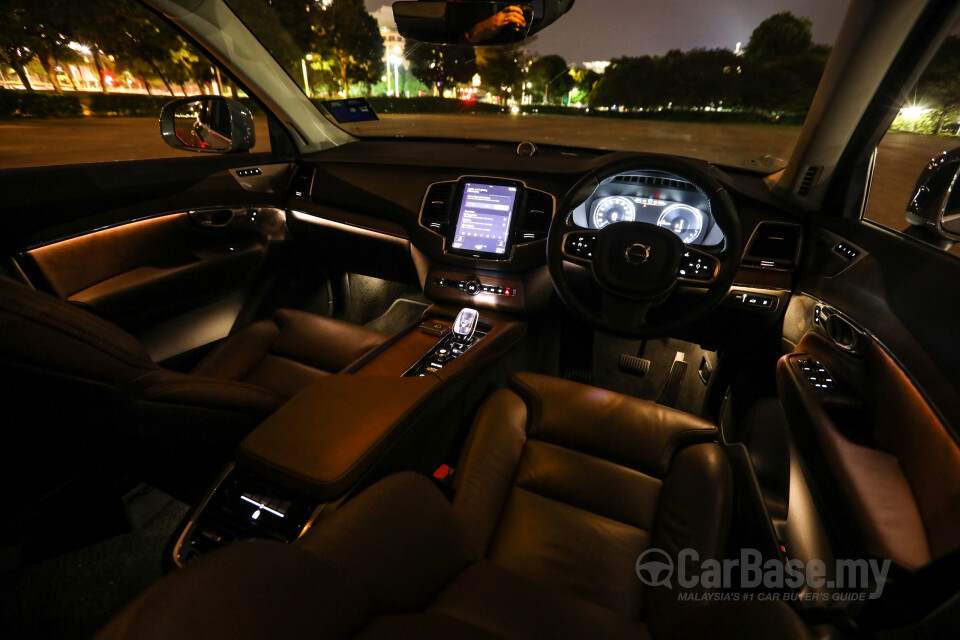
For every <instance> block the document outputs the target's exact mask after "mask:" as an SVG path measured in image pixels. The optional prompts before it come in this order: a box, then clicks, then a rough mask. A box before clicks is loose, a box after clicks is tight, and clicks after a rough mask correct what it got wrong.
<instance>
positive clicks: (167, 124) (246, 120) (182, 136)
mask: <svg viewBox="0 0 960 640" xmlns="http://www.w3.org/2000/svg"><path fill="white" fill-rule="evenodd" d="M160 135H161V136H162V137H163V140H164V142H166V143H167V144H168V145H170V146H171V147H173V148H174V149H180V150H181V151H196V152H199V153H236V152H239V151H248V150H249V149H252V148H253V146H254V144H256V134H255V131H254V125H253V114H252V113H251V112H250V110H249V109H248V108H246V107H245V106H243V105H242V104H241V103H240V102H237V101H236V100H232V99H230V98H224V97H222V96H191V97H187V98H181V99H179V100H174V101H173V102H169V103H167V104H166V105H164V107H163V109H162V110H161V111H160Z"/></svg>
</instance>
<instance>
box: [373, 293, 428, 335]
mask: <svg viewBox="0 0 960 640" xmlns="http://www.w3.org/2000/svg"><path fill="white" fill-rule="evenodd" d="M428 306H429V305H428V304H427V303H426V302H420V301H418V300H410V299H408V298H400V299H399V300H394V302H393V304H392V305H390V308H389V309H387V310H386V312H384V313H383V315H381V316H379V317H377V318H374V319H373V320H371V321H370V322H368V323H367V324H366V325H365V326H366V327H367V328H368V329H374V330H376V331H383V332H384V333H389V334H390V335H394V334H396V333H399V332H400V331H403V330H404V329H406V328H407V327H409V326H410V325H411V324H413V323H414V322H416V321H417V320H419V319H420V316H422V315H423V312H424V311H425V310H426V308H427V307H428Z"/></svg>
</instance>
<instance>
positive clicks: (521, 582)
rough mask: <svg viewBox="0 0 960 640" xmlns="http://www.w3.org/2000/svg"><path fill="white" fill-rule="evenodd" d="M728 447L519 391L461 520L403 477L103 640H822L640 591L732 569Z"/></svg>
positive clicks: (518, 384) (203, 563)
mask: <svg viewBox="0 0 960 640" xmlns="http://www.w3.org/2000/svg"><path fill="white" fill-rule="evenodd" d="M716 435H717V431H716V429H715V428H714V427H713V426H712V425H710V424H709V423H706V422H704V421H702V420H699V419H697V418H694V417H692V416H687V415H684V414H681V413H679V412H676V411H673V410H670V409H665V408H663V407H659V406H657V405H654V404H652V403H647V402H642V401H639V400H636V399H632V398H627V397H625V396H621V395H618V394H615V393H611V392H607V391H601V390H599V389H594V388H591V387H586V386H584V385H578V384H575V383H571V382H564V381H559V380H554V379H550V378H545V377H543V376H539V375H533V374H521V375H518V376H516V377H515V378H514V379H513V380H512V381H511V388H510V389H507V390H501V391H498V392H497V393H495V394H493V395H492V396H491V397H490V398H489V399H488V400H487V402H486V403H485V404H484V406H483V407H482V408H481V411H480V413H479V415H478V418H477V421H476V423H475V425H474V428H473V430H472V432H471V436H470V439H469V444H468V446H467V449H466V451H465V453H464V457H463V460H462V462H461V464H460V467H459V471H458V472H457V473H458V477H459V482H458V483H457V486H456V496H455V498H454V501H453V504H452V505H451V504H450V503H448V502H447V501H446V500H445V499H444V498H443V496H442V494H441V493H440V492H439V491H438V490H437V489H436V487H434V486H433V484H432V483H431V482H430V481H429V480H427V479H426V478H424V477H422V476H419V475H416V474H413V473H402V474H398V475H395V476H391V477H389V478H387V479H385V480H383V481H381V482H380V483H378V484H376V485H374V486H372V487H370V488H369V489H367V490H366V491H364V492H363V493H361V494H359V495H358V496H357V497H355V498H354V499H353V500H352V501H351V502H349V503H348V504H346V505H345V506H344V507H342V508H341V509H338V510H337V511H335V512H333V513H332V514H331V515H330V516H328V517H327V518H326V519H324V520H322V521H321V522H320V523H318V524H317V525H315V526H314V527H313V528H312V529H310V530H309V531H308V532H307V533H306V534H305V535H304V536H303V537H302V538H301V539H299V540H298V541H297V542H295V543H294V544H292V545H290V546H289V547H283V546H281V545H279V544H277V543H272V542H266V541H257V542H247V543H242V544H236V545H233V546H231V547H227V548H226V549H223V550H220V551H218V552H215V553H213V554H211V556H210V557H209V558H203V559H201V560H199V561H196V562H195V563H193V564H192V565H188V566H187V568H186V569H184V570H183V571H181V572H178V573H176V574H174V575H172V576H169V577H168V578H166V579H165V580H163V581H162V582H161V583H160V584H158V585H156V586H154V587H153V588H152V589H150V590H149V591H147V592H146V593H145V594H144V595H143V596H141V597H140V598H139V599H138V600H137V601H135V602H134V603H133V604H131V605H130V606H128V607H127V608H126V609H125V610H124V611H123V612H122V613H121V614H120V615H119V616H118V617H117V618H116V619H115V620H114V621H113V622H112V623H111V624H110V625H109V626H108V627H106V628H105V629H104V630H103V631H102V632H101V633H100V635H99V636H98V637H99V638H100V639H101V640H108V639H120V638H124V639H126V638H138V639H143V640H150V639H152V638H173V639H176V638H186V637H191V638H193V637H203V638H209V639H211V640H215V639H218V638H231V639H234V640H244V639H246V638H258V637H267V636H269V637H285V638H362V639H371V638H394V639H395V638H412V637H417V638H437V639H438V640H439V639H449V638H468V639H477V640H481V639H482V640H494V639H501V640H502V639H510V640H527V639H534V640H536V639H541V638H542V639H543V640H547V639H558V640H563V639H567V638H569V639H571V640H573V639H577V640H580V639H582V638H611V639H615V638H625V639H626V638H630V639H632V640H643V639H644V638H651V637H654V638H661V639H667V638H697V637H712V638H719V639H721V640H722V639H723V638H740V637H742V638H750V639H751V640H756V639H763V638H771V639H772V638H778V639H779V638H783V639H791V638H807V637H808V636H807V632H806V630H805V629H804V627H803V624H802V623H801V622H800V621H799V619H798V618H797V617H796V616H795V615H794V614H793V613H792V612H791V611H790V609H789V608H788V607H787V606H786V605H784V604H783V603H781V602H769V603H767V602H759V603H751V604H749V605H743V604H739V605H737V606H735V607H731V608H728V607H726V606H724V605H719V606H716V609H714V606H715V605H710V606H703V605H696V604H688V603H683V602H679V601H678V599H677V597H676V595H677V593H676V591H674V590H668V589H666V588H662V587H661V588H657V589H653V590H650V592H649V593H646V594H645V593H644V592H643V590H642V589H641V588H640V582H639V580H638V578H637V576H636V574H635V573H634V571H635V568H634V567H635V563H636V560H637V557H638V555H639V554H640V553H641V552H642V551H643V550H644V549H646V548H647V547H648V546H649V545H651V544H657V545H660V546H661V547H662V548H664V549H665V550H668V551H671V552H672V551H674V550H676V549H678V548H680V547H686V546H693V547H695V548H696V549H697V550H698V551H699V552H700V554H701V558H706V557H709V556H712V557H716V556H717V555H718V554H719V551H720V548H721V546H722V545H723V540H724V537H725V531H726V518H727V514H728V510H729V506H730V494H731V486H730V483H731V480H730V472H729V469H728V467H727V463H726V459H725V458H724V456H723V453H722V451H721V450H720V448H719V447H718V446H717V445H716V444H714V443H713V442H712V440H713V439H714V438H715V437H716ZM661 590H662V591H665V592H666V591H669V593H667V594H666V595H665V596H663V597H661V596H659V595H658V594H656V593H654V592H656V591H661ZM266 592H269V593H266ZM261 594H263V595H264V596H265V597H266V600H263V599H261ZM285 594H289V596H290V600H289V602H284V601H283V595H285ZM666 617H669V620H666V619H665V618H666ZM274 621H275V622H274ZM271 624H275V625H276V626H275V627H271Z"/></svg>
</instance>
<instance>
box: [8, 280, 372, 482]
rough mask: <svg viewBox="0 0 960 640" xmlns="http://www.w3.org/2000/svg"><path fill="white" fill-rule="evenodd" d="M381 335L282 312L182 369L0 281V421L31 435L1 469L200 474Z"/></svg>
mask: <svg viewBox="0 0 960 640" xmlns="http://www.w3.org/2000/svg"><path fill="white" fill-rule="evenodd" d="M387 338H388V336H387V335H386V334H384V333H380V332H378V331H372V330H370V329H366V328H364V327H359V326H356V325H352V324H349V323H346V322H342V321H339V320H334V319H331V318H323V317H319V316H315V315H312V314H308V313H303V312H299V311H292V310H281V311H279V312H277V313H276V314H275V316H274V317H273V318H272V319H271V320H265V321H262V322H258V323H255V324H252V325H250V326H248V327H246V328H244V329H241V330H240V331H238V332H237V333H235V334H234V335H232V336H231V337H230V338H228V339H227V340H225V341H224V342H223V344H221V345H220V346H219V347H218V348H217V349H216V350H215V351H214V352H213V353H211V354H210V355H209V356H208V357H207V358H206V359H205V360H204V361H202V362H201V363H200V365H199V366H198V367H197V368H196V370H195V371H194V372H193V373H192V374H183V373H178V372H174V371H170V370H167V369H164V368H162V367H160V366H159V365H157V364H156V363H155V362H154V361H153V360H152V359H151V358H150V356H149V354H148V353H147V351H146V350H145V348H144V347H143V345H142V344H141V343H140V342H139V341H138V340H137V339H136V338H134V337H133V336H131V335H129V334H128V333H126V332H125V331H123V330H122V329H120V328H119V327H117V326H116V325H114V324H112V323H110V322H108V321H106V320H104V319H103V318H100V317H99V316H96V315H94V314H92V313H89V312H87V311H85V310H83V309H81V308H78V307H77V306H75V305H72V304H69V303H66V302H63V301H62V300H59V299H58V298H55V297H53V296H50V295H47V294H45V293H41V292H38V291H35V290H33V289H30V288H28V287H26V286H23V285H21V284H19V283H16V282H13V281H10V280H7V279H3V278H0V367H2V368H3V370H4V373H5V376H4V377H5V378H6V380H7V381H8V382H7V383H6V388H5V396H6V397H7V398H8V400H7V401H6V403H5V405H6V406H5V408H4V411H5V422H6V423H7V424H8V425H11V428H15V429H19V430H20V432H21V433H23V434H24V435H25V436H27V438H28V439H30V438H34V439H36V442H35V443H32V444H33V447H34V448H33V449H29V448H27V449H14V448H12V447H7V449H6V451H7V455H5V456H4V459H3V460H2V462H3V463H4V464H3V467H4V476H5V477H6V475H8V474H9V476H10V477H11V478H15V479H17V480H18V484H22V483H23V482H22V479H23V478H24V477H31V478H43V477H44V476H50V477H52V478H59V477H61V474H59V473H57V471H58V470H62V467H63V466H69V465H70V464H73V463H76V462H77V461H78V460H77V459H79V460H80V461H82V460H83V457H84V456H85V455H89V454H90V453H93V452H111V453H116V454H117V455H121V456H124V457H128V459H127V462H129V463H130V464H131V466H138V467H143V468H146V469H147V471H148V472H150V471H151V470H152V471H155V472H160V473H162V474H163V475H164V476H165V477H166V478H169V479H173V480H187V482H188V483H189V482H190V479H191V476H196V475H197V467H198V465H199V466H200V467H201V468H202V474H201V475H203V477H204V480H203V481H206V480H208V479H209V478H208V476H209V473H210V472H213V471H216V469H217V468H218V467H219V466H220V465H221V464H222V463H223V461H224V459H225V458H226V456H228V455H229V454H230V453H231V452H232V450H233V449H234V447H235V446H236V445H237V444H238V443H239V441H240V440H241V439H242V438H243V436H244V435H245V434H246V433H247V432H248V431H249V430H250V429H251V428H253V427H254V426H255V425H256V424H258V423H259V422H260V421H261V420H262V419H263V417H265V416H266V415H268V414H270V413H271V412H272V411H274V410H275V409H276V408H277V407H279V406H280V405H281V404H282V403H283V402H285V401H286V400H287V399H288V398H290V397H291V396H292V395H293V394H295V393H296V392H297V391H299V390H300V389H301V388H303V387H304V386H306V385H307V384H309V383H310V382H311V381H312V380H314V379H315V378H317V377H319V376H323V375H326V374H327V373H328V372H337V371H340V370H342V369H343V368H344V367H346V366H347V365H348V364H350V363H351V362H352V361H354V360H355V359H357V358H359V357H361V356H362V355H363V354H365V353H366V352H368V351H370V350H371V349H373V348H374V347H376V346H377V345H379V344H381V343H382V342H384V341H385V340H387ZM31 451H33V452H34V453H35V454H36V455H29V453H28V454H27V455H24V452H31ZM8 456H9V459H7V457H8ZM26 484H30V485H31V488H36V490H37V491H38V492H40V491H42V490H43V487H41V486H39V485H37V486H36V487H34V483H26Z"/></svg>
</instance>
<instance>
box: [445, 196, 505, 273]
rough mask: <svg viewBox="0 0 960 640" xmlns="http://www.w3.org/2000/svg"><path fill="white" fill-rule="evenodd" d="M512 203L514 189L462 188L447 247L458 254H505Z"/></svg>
mask: <svg viewBox="0 0 960 640" xmlns="http://www.w3.org/2000/svg"><path fill="white" fill-rule="evenodd" d="M516 201H517V187H516V186H508V185H498V184H480V183H476V182H467V183H466V184H464V186H463V197H462V198H461V200H460V211H459V213H458V215H457V226H456V230H455V231H454V235H453V242H452V244H451V247H452V248H453V249H457V250H460V251H475V252H477V253H492V254H497V255H503V254H505V253H506V252H507V247H508V245H509V241H510V222H511V220H512V219H513V210H514V206H515V205H516Z"/></svg>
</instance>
